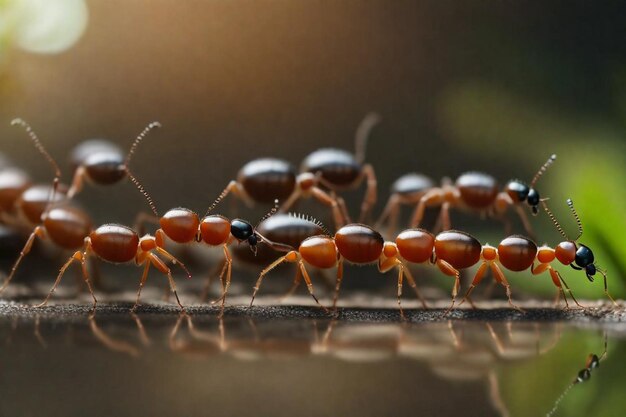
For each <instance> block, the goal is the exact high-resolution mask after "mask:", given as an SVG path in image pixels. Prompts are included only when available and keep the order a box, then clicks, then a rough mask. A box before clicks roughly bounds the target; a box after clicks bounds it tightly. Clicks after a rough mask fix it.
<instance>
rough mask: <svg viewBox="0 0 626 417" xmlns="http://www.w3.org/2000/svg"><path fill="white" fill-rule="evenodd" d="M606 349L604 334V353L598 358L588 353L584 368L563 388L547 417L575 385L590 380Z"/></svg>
mask: <svg viewBox="0 0 626 417" xmlns="http://www.w3.org/2000/svg"><path fill="white" fill-rule="evenodd" d="M607 347H608V339H607V335H606V333H605V334H604V351H603V352H602V354H601V355H600V356H598V355H596V354H595V353H590V354H589V355H588V356H587V360H586V361H585V367H584V368H583V369H581V370H580V371H579V372H578V374H577V375H576V378H574V380H573V381H572V382H571V383H570V384H569V385H568V386H567V387H566V388H565V390H564V391H563V392H562V393H561V395H559V397H558V398H557V399H556V401H555V402H554V406H553V407H552V409H551V410H550V411H549V412H548V414H546V415H547V416H548V417H550V416H552V415H554V413H556V410H557V409H558V407H559V404H560V403H561V402H562V401H563V399H564V398H565V397H566V396H567V394H568V393H569V391H570V390H571V389H572V388H573V387H574V386H575V385H578V384H581V383H583V382H587V381H588V380H589V379H590V378H591V373H592V372H593V371H594V370H595V369H597V368H599V367H600V361H602V360H604V359H605V358H606V355H607Z"/></svg>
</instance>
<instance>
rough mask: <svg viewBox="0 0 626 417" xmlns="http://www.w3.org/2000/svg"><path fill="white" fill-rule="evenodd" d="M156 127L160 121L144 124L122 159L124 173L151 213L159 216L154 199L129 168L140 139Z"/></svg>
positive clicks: (159, 125)
mask: <svg viewBox="0 0 626 417" xmlns="http://www.w3.org/2000/svg"><path fill="white" fill-rule="evenodd" d="M157 127H161V123H159V122H152V123H149V124H148V126H146V127H145V129H144V130H142V131H141V133H140V134H139V135H138V136H137V138H136V139H135V141H134V142H133V144H132V145H131V147H130V150H129V151H128V155H126V160H125V161H124V170H125V171H126V175H128V178H130V180H131V182H132V183H133V184H135V186H136V187H137V189H138V190H139V192H140V193H141V194H143V196H144V197H145V198H146V201H147V202H148V205H149V206H150V209H151V210H152V213H154V215H155V216H157V217H159V212H158V211H157V209H156V205H155V204H154V200H152V197H150V194H149V193H148V191H147V190H146V188H145V187H144V186H143V185H142V184H141V183H140V182H139V180H138V179H137V178H136V177H135V176H134V175H133V173H132V172H131V170H130V160H131V159H132V156H133V155H134V154H135V151H136V150H137V147H138V146H139V144H140V143H141V141H142V140H143V139H144V138H145V137H146V136H147V135H148V133H150V131H151V130H152V129H154V128H157Z"/></svg>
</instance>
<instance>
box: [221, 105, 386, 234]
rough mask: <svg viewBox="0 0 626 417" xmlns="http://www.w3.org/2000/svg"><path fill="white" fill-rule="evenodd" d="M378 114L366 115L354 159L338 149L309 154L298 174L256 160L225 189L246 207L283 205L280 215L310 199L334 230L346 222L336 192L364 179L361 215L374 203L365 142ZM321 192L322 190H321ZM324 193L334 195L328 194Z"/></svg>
mask: <svg viewBox="0 0 626 417" xmlns="http://www.w3.org/2000/svg"><path fill="white" fill-rule="evenodd" d="M379 120H380V118H379V116H378V115H377V114H374V113H371V114H368V115H367V116H366V117H365V119H364V120H363V121H362V122H361V125H360V126H359V128H358V129H357V133H356V143H357V144H356V147H357V150H356V155H352V154H350V153H349V152H346V151H343V150H340V149H320V150H317V151H315V152H313V153H311V154H310V155H309V156H308V157H307V158H306V159H305V160H304V162H303V163H302V167H301V171H300V173H299V174H298V173H297V172H296V169H295V168H294V166H293V165H292V164H291V163H289V162H287V161H285V160H282V159H277V158H259V159H255V160H253V161H250V162H248V163H247V164H245V165H244V166H243V167H242V168H241V169H240V170H239V173H238V174H237V179H236V180H233V181H231V182H230V183H229V184H228V186H227V187H226V194H229V193H232V194H233V195H235V196H236V197H238V198H239V199H241V200H243V201H244V202H245V203H246V204H247V205H248V206H252V205H253V204H254V203H271V202H273V201H274V200H276V199H278V200H280V201H284V203H283V205H282V207H281V209H280V211H281V212H287V211H288V210H289V208H290V207H291V206H293V204H294V203H295V202H296V201H298V200H300V199H302V198H309V197H313V198H315V199H316V200H318V201H319V202H321V203H322V204H324V205H325V206H328V207H330V208H331V210H332V215H333V220H334V222H335V226H336V227H337V228H339V227H341V226H342V225H344V224H345V223H346V222H349V220H348V216H347V209H346V207H345V203H344V202H343V199H342V198H341V197H337V196H335V195H334V192H335V191H339V190H342V189H349V188H355V187H358V186H359V184H361V182H362V181H363V179H364V178H367V183H368V189H367V191H366V196H365V198H364V202H363V211H364V213H362V215H363V216H364V215H366V214H367V212H369V210H370V209H371V206H372V205H373V204H374V203H375V202H376V177H375V174H374V170H373V168H372V166H371V165H369V164H364V159H365V142H366V141H367V137H368V136H369V133H370V130H371V129H372V128H373V127H374V126H375V125H376V124H377V123H378V122H379ZM322 187H323V188H324V189H323V188H322ZM327 190H330V191H332V192H333V194H332V195H331V194H329V193H328V191H327Z"/></svg>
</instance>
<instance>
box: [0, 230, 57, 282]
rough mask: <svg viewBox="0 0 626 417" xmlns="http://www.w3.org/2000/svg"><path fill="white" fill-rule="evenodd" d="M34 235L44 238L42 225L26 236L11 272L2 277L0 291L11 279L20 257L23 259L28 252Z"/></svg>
mask: <svg viewBox="0 0 626 417" xmlns="http://www.w3.org/2000/svg"><path fill="white" fill-rule="evenodd" d="M36 237H38V238H40V239H45V238H46V232H45V230H44V228H43V227H41V226H37V227H35V229H34V230H33V231H32V233H31V234H30V236H28V240H26V243H25V244H24V247H23V248H22V251H21V252H20V256H19V257H18V258H17V261H15V263H14V264H13V268H11V272H10V273H9V276H7V277H6V278H5V279H4V282H3V283H2V286H1V287H0V293H2V292H3V291H4V290H5V289H6V287H7V286H8V285H9V283H10V282H11V280H12V279H13V276H14V275H15V271H17V267H18V266H19V265H20V263H21V262H22V259H24V257H25V256H26V255H28V253H29V252H30V250H31V249H32V247H33V243H34V241H35V238H36Z"/></svg>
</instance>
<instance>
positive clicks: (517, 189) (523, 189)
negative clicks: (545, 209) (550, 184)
mask: <svg viewBox="0 0 626 417" xmlns="http://www.w3.org/2000/svg"><path fill="white" fill-rule="evenodd" d="M555 160H556V155H551V156H550V158H548V160H547V161H546V162H545V163H544V164H543V165H542V166H541V168H539V171H537V173H536V174H535V176H534V178H533V180H532V181H531V182H530V185H528V184H526V183H525V182H523V181H520V180H512V181H509V183H508V184H507V186H506V188H505V191H506V193H507V194H508V195H509V197H510V198H511V200H513V202H514V203H522V202H524V201H525V202H526V203H527V204H528V205H529V206H530V209H531V211H532V213H533V215H535V216H536V215H537V214H538V213H539V203H541V202H542V199H541V196H540V195H539V191H537V189H536V188H535V184H536V183H537V180H539V178H541V176H542V175H543V173H544V172H546V170H547V169H548V168H549V167H550V165H552V163H553V162H554V161H555Z"/></svg>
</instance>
